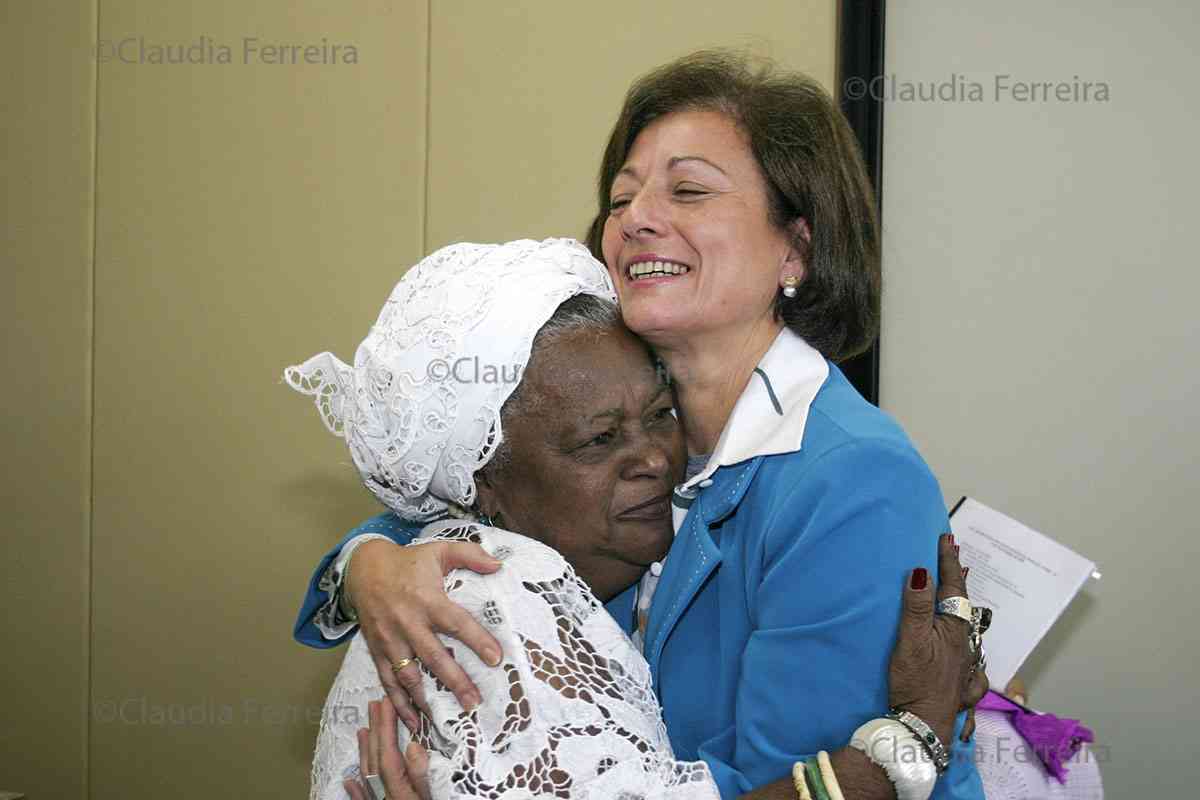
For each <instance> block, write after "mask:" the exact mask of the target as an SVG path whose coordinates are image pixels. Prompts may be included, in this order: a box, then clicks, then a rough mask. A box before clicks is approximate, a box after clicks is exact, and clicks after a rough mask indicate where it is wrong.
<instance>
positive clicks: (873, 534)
mask: <svg viewBox="0 0 1200 800" xmlns="http://www.w3.org/2000/svg"><path fill="white" fill-rule="evenodd" d="M946 529H947V520H946V514H945V509H944V506H943V505H942V498H941V493H940V491H939V489H938V487H937V483H936V481H935V480H934V479H933V476H932V475H931V474H930V473H929V471H928V469H927V468H926V467H925V465H924V464H923V462H921V460H920V458H919V456H917V455H916V453H915V452H913V451H912V450H911V448H907V447H904V446H901V445H900V444H897V443H894V442H889V441H875V440H867V441H861V440H860V441H852V442H849V443H846V444H843V445H841V446H840V447H838V448H835V449H834V450H831V451H830V452H828V453H826V454H825V455H824V456H823V457H821V458H820V459H818V460H817V461H815V462H814V463H812V464H810V465H809V467H808V469H807V470H806V471H805V472H804V473H803V474H801V475H799V476H798V477H797V478H796V479H795V481H794V483H793V484H792V486H791V489H790V491H787V492H782V493H780V496H779V498H778V499H777V500H776V501H775V503H774V505H773V506H772V507H771V508H769V509H766V510H765V516H764V518H763V520H762V530H763V535H762V536H761V537H759V538H758V541H759V542H760V544H761V551H760V552H759V553H758V554H757V555H756V557H755V558H754V559H751V561H752V562H754V563H753V564H752V566H751V567H750V568H749V569H750V571H751V574H749V575H748V576H747V581H748V584H747V585H748V587H750V588H749V589H748V591H749V592H750V595H751V597H752V598H753V599H752V603H751V607H750V614H751V617H752V624H753V626H754V631H753V633H752V634H751V636H750V638H749V640H748V642H747V644H746V647H745V650H744V652H743V653H742V656H741V670H740V673H741V675H742V678H741V680H740V682H739V684H738V686H737V689H736V722H735V723H734V724H733V725H731V727H730V728H729V729H728V730H726V731H724V732H722V733H721V734H720V735H718V736H717V737H714V738H713V739H711V740H709V741H708V742H706V743H704V744H703V745H702V746H701V748H700V753H701V755H702V756H703V757H704V758H705V760H706V761H708V762H709V764H710V766H711V767H712V769H713V774H714V777H716V779H717V781H718V783H720V784H721V787H722V793H723V796H732V795H734V794H737V793H738V792H745V791H749V790H750V789H751V788H753V787H756V786H761V785H762V784H764V783H766V782H767V780H768V779H769V778H771V777H772V774H771V773H773V774H774V776H776V777H777V776H778V774H779V767H780V764H781V762H790V761H798V760H805V759H808V758H810V757H811V756H812V754H813V753H815V752H816V751H818V750H820V749H822V748H824V749H828V750H829V751H830V753H831V755H832V757H833V758H832V760H833V763H834V766H835V770H836V772H837V774H838V777H839V782H841V781H843V780H844V781H845V782H846V783H847V784H850V785H853V786H854V789H853V791H854V792H855V793H856V796H857V797H861V798H873V797H884V798H890V797H892V796H893V790H892V787H891V785H890V783H888V782H887V780H886V778H885V777H884V776H883V773H882V771H881V770H879V768H878V767H875V766H874V765H873V764H870V763H869V762H868V760H867V759H865V758H864V757H862V756H861V754H859V753H857V752H848V751H847V749H846V748H842V750H840V751H838V750H836V748H838V746H839V745H845V744H847V743H848V742H849V740H850V737H851V734H852V733H853V732H854V731H855V730H856V729H857V728H858V727H859V726H860V725H862V724H863V723H865V722H867V721H868V720H871V719H874V718H877V717H880V716H883V714H884V713H885V712H886V710H887V709H888V708H889V707H890V706H892V705H900V704H902V703H901V702H897V698H896V697H895V696H894V695H893V696H892V697H890V696H889V691H888V675H889V654H890V653H891V652H892V650H893V646H894V645H895V644H896V634H897V630H898V629H899V625H900V621H901V602H899V598H898V592H897V590H898V589H900V588H901V587H902V586H904V585H905V583H906V581H907V580H908V577H909V575H910V570H911V569H912V568H913V567H914V566H918V567H919V568H923V569H924V570H926V573H925V574H926V575H927V574H928V571H932V569H933V568H934V563H935V558H936V556H937V541H938V535H939V534H940V533H941V532H942V531H944V530H946ZM755 569H757V570H758V572H757V574H755ZM944 577H945V575H943V578H944ZM957 578H958V579H959V580H958V583H961V575H959V576H957ZM930 583H931V582H930ZM924 591H926V592H927V593H928V595H929V597H930V599H929V605H932V590H931V589H926V590H924ZM912 593H913V590H911V589H910V590H909V592H907V593H906V595H907V594H912ZM930 610H931V609H930ZM944 624H945V623H944V622H941V623H939V625H944ZM955 624H956V625H965V623H961V622H960V621H955ZM958 635H959V636H961V638H962V641H961V642H957V645H958V646H960V647H965V627H964V628H963V629H962V630H961V631H958ZM899 654H900V651H898V655H899ZM953 663H954V665H955V667H956V668H957V669H958V670H959V672H958V676H959V677H958V679H957V680H951V679H948V678H947V679H946V682H942V683H940V684H939V683H936V682H935V683H932V684H930V685H931V686H933V687H941V688H940V690H937V689H935V690H934V691H933V692H932V695H933V697H932V698H929V697H924V696H923V697H922V699H920V700H919V701H918V702H917V703H916V706H915V707H912V706H910V707H909V710H912V711H913V712H914V713H917V714H918V715H919V716H922V717H923V718H924V719H926V721H927V722H928V723H929V724H930V725H931V726H932V727H933V728H934V730H935V732H936V733H937V734H938V736H939V737H940V738H941V739H942V741H943V742H944V743H945V744H946V745H947V747H949V746H951V740H952V738H953V735H952V734H953V728H954V724H955V719H954V717H955V714H954V712H955V710H957V708H958V707H959V704H960V700H961V696H962V686H963V681H964V680H965V657H964V654H963V651H961V650H959V651H957V652H956V659H955V660H954V661H953ZM930 677H932V676H930ZM947 683H949V685H947ZM910 688H911V687H910ZM929 693H930V692H929V691H928V686H927V687H926V694H929ZM902 697H903V694H902V695H901V698H902ZM910 699H911V698H910ZM965 766H966V767H968V768H969V765H965ZM955 767H958V769H957V771H956V770H955ZM963 767H964V765H963V764H961V763H956V764H955V765H954V766H952V771H951V773H948V774H947V776H946V778H945V779H943V780H944V781H947V780H948V781H951V782H956V781H958V780H959V779H960V775H961V773H962V772H963ZM843 776H844V777H843ZM860 784H861V785H860ZM843 788H848V787H843ZM859 792H862V794H858V793H859ZM762 796H770V795H762ZM847 800H849V795H847Z"/></svg>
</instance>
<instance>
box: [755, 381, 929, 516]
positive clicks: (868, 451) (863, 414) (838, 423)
mask: <svg viewBox="0 0 1200 800" xmlns="http://www.w3.org/2000/svg"><path fill="white" fill-rule="evenodd" d="M878 481H885V482H891V483H895V484H897V488H900V486H901V485H903V484H904V483H906V482H910V481H916V482H918V483H922V484H924V485H926V487H927V488H930V489H937V481H936V479H935V478H934V476H933V473H932V471H931V470H930V469H929V466H928V465H927V464H926V463H925V460H924V459H923V458H922V457H921V454H920V453H919V452H917V449H916V447H915V446H914V445H913V443H912V441H911V440H910V439H909V438H908V435H907V434H906V433H905V432H904V429H903V428H901V427H900V425H899V424H898V423H897V422H896V420H895V419H893V418H892V417H891V416H890V415H889V414H887V413H886V412H884V411H882V410H880V409H879V408H877V407H876V406H873V405H871V404H870V403H868V402H867V401H866V400H864V399H863V397H862V396H861V395H860V394H859V393H858V392H857V391H856V390H855V389H854V387H853V386H851V385H850V383H849V382H848V381H847V380H846V379H845V377H844V376H843V375H842V374H841V372H840V371H839V370H837V368H836V367H831V369H830V374H829V379H828V380H827V381H826V382H825V384H824V385H823V386H822V387H821V390H820V391H819V392H818V393H817V396H816V398H815V399H814V400H813V403H812V406H811V407H810V408H809V411H808V419H807V422H806V424H805V427H804V436H803V440H802V442H801V446H800V449H799V450H796V451H795V452H791V453H783V454H780V455H774V456H767V457H765V458H764V459H763V462H762V464H761V466H760V469H759V474H758V476H757V478H756V480H755V484H756V485H757V486H758V488H759V490H760V491H764V490H765V491H767V492H769V493H770V494H771V495H773V496H778V495H779V493H780V491H781V490H782V491H783V492H785V493H793V492H795V491H801V492H802V491H806V490H808V491H835V490H836V491H838V492H846V493H851V492H852V490H853V489H854V488H856V487H858V488H861V487H863V486H864V485H869V484H872V483H874V482H878ZM939 493H940V490H939Z"/></svg>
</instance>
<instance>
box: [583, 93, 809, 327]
mask: <svg viewBox="0 0 1200 800" xmlns="http://www.w3.org/2000/svg"><path fill="white" fill-rule="evenodd" d="M610 197H611V213H610V214H609V217H608V220H607V222H606V223H605V227H604V237H603V250H604V260H605V262H606V264H607V265H608V269H609V273H610V274H611V275H612V278H613V283H614V284H615V285H616V287H617V294H618V295H619V297H620V302H621V314H622V316H623V317H624V319H625V323H626V324H627V325H628V326H629V327H630V329H632V330H633V331H635V332H636V333H638V334H639V335H641V336H643V337H646V338H647V339H648V340H650V341H651V342H652V343H655V344H660V343H661V344H667V343H670V342H671V341H672V340H673V339H678V338H679V337H681V336H688V335H695V334H700V333H713V332H718V333H723V334H726V335H735V336H736V335H738V333H739V332H752V331H755V330H757V329H761V328H762V327H763V326H768V327H770V328H772V329H773V330H774V331H776V332H777V331H778V330H779V328H780V327H781V325H780V323H779V322H778V321H776V320H775V319H774V314H773V310H772V309H773V303H774V300H775V297H776V295H777V293H778V291H779V286H780V283H781V282H782V280H783V279H784V278H785V277H787V276H792V275H794V276H796V277H800V276H801V275H802V273H803V263H802V261H801V258H800V255H799V253H798V252H797V251H796V250H795V249H794V248H793V247H792V242H791V237H790V235H789V234H788V233H787V232H786V231H783V230H780V229H779V228H778V227H777V226H776V225H774V224H772V222H771V214H770V209H769V204H768V198H767V184H766V181H765V179H764V178H763V175H762V171H761V170H760V169H759V166H758V163H757V161H756V160H755V158H754V155H753V153H751V151H750V147H749V145H748V143H747V140H746V137H745V136H744V134H743V133H742V131H741V130H740V129H739V128H738V126H737V125H736V124H735V123H734V122H733V121H732V120H731V119H730V118H729V117H728V116H726V115H725V114H722V113H719V112H716V111H678V112H674V113H671V114H667V115H666V116H663V117H661V118H659V119H657V120H655V121H654V122H653V123H651V124H650V125H648V126H647V127H646V128H645V129H644V130H643V131H642V132H641V133H640V134H638V137H637V139H636V140H634V143H633V146H632V148H630V151H629V155H628V157H627V158H626V160H625V165H624V167H623V168H622V169H621V171H620V172H619V173H618V174H617V176H616V179H615V180H614V181H613V185H612V189H611V192H610ZM798 224H802V223H798Z"/></svg>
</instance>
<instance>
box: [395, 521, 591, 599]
mask: <svg viewBox="0 0 1200 800" xmlns="http://www.w3.org/2000/svg"><path fill="white" fill-rule="evenodd" d="M435 541H460V542H462V541H466V542H474V543H476V544H478V545H479V546H480V547H482V548H483V549H484V550H485V551H486V552H487V553H488V555H490V556H491V557H492V558H495V559H497V560H499V561H501V562H503V564H504V566H503V567H502V568H501V569H500V570H498V571H497V572H494V573H491V574H489V575H481V574H479V573H477V572H472V571H470V570H466V569H457V570H453V571H451V573H450V574H449V575H447V576H446V579H447V586H448V587H452V588H461V587H462V586H464V585H480V584H498V583H512V582H514V581H515V582H520V583H544V582H547V581H555V580H561V579H562V578H564V577H565V576H567V575H568V574H569V575H570V576H571V577H572V578H573V577H574V570H572V569H571V566H570V565H569V564H568V563H567V561H566V559H564V558H563V557H562V555H561V554H559V552H558V551H557V550H555V549H553V548H551V547H547V546H546V545H544V544H542V543H541V542H539V541H537V540H536V539H531V538H529V537H528V536H524V535H522V534H519V533H514V532H513V531H509V530H504V529H503V528H494V527H491V526H489V525H482V524H480V523H478V522H473V521H469V520H442V521H439V522H432V523H430V524H428V525H426V526H425V527H424V528H423V529H422V530H421V532H420V535H419V536H418V537H417V538H416V539H414V540H413V541H412V545H411V546H414V547H416V546H420V545H422V544H425V543H428V542H435Z"/></svg>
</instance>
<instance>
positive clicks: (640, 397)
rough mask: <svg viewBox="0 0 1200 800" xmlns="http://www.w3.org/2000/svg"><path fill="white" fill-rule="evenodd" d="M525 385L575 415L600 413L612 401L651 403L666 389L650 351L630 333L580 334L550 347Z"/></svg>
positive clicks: (527, 371) (530, 370)
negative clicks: (527, 384) (529, 383)
mask: <svg viewBox="0 0 1200 800" xmlns="http://www.w3.org/2000/svg"><path fill="white" fill-rule="evenodd" d="M538 356H539V357H538V358H536V359H535V360H534V363H533V364H532V365H531V369H529V370H526V372H525V376H524V377H525V380H528V381H531V382H532V384H533V385H532V386H530V387H529V388H530V389H533V390H535V391H537V392H539V393H540V394H542V395H543V396H544V397H545V399H546V400H549V401H551V402H552V403H555V404H557V405H559V406H562V405H566V404H569V405H570V406H572V410H573V411H574V412H575V414H576V415H577V414H579V413H580V412H587V413H588V414H589V415H590V414H597V413H600V412H601V411H603V410H604V407H606V406H614V401H615V400H617V399H620V400H621V401H622V404H623V403H624V402H631V401H632V402H639V401H640V402H642V403H648V402H653V399H654V398H655V397H656V396H657V395H658V394H659V393H660V390H661V389H663V388H664V387H665V386H666V383H665V380H664V378H663V375H662V373H661V371H660V370H658V369H657V368H656V366H655V364H654V361H653V360H652V358H651V356H650V354H649V352H648V351H647V349H646V346H645V345H644V344H643V343H642V342H641V341H639V340H638V339H637V338H636V337H635V336H634V335H633V334H631V333H629V332H628V331H624V330H619V329H614V330H612V331H611V332H605V333H599V334H598V333H596V332H594V331H593V332H581V333H580V334H577V335H573V336H564V337H561V338H559V339H556V340H555V341H553V342H551V343H549V344H548V345H547V346H546V347H545V348H544V349H543V350H542V352H540V353H539V354H538Z"/></svg>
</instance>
